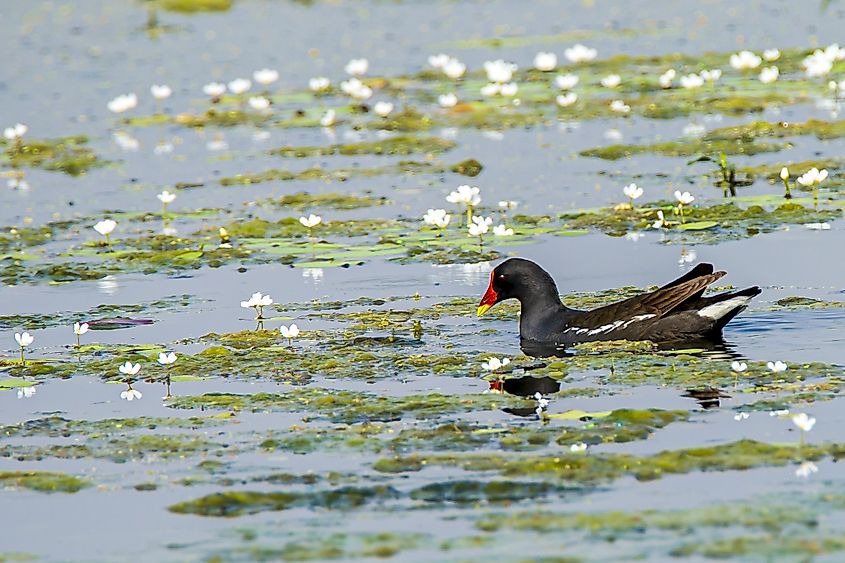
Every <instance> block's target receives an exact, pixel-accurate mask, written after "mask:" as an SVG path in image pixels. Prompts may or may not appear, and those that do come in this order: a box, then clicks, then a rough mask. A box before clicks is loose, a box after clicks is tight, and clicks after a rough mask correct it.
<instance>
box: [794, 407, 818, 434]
mask: <svg viewBox="0 0 845 563" xmlns="http://www.w3.org/2000/svg"><path fill="white" fill-rule="evenodd" d="M792 423H793V424H794V425H795V426H797V427H798V428H800V429H801V430H802V431H804V432H809V431H810V430H812V429H813V426H815V424H816V419H815V418H813V417H812V416H809V415H807V413H805V412H802V413H800V414H794V415H792Z"/></svg>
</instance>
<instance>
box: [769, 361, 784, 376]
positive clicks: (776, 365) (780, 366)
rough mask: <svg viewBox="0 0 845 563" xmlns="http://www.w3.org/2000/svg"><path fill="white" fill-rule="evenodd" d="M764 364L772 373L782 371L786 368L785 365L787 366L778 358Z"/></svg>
mask: <svg viewBox="0 0 845 563" xmlns="http://www.w3.org/2000/svg"><path fill="white" fill-rule="evenodd" d="M766 366H767V367H768V368H769V369H770V370H772V371H773V372H774V373H781V372H783V371H786V369H787V367H788V366H787V365H786V364H785V363H784V362H782V361H780V360H778V361H776V362H768V363H767V364H766Z"/></svg>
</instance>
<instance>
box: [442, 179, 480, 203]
mask: <svg viewBox="0 0 845 563" xmlns="http://www.w3.org/2000/svg"><path fill="white" fill-rule="evenodd" d="M480 193H481V189H480V188H479V187H477V186H468V185H466V184H464V185H462V186H458V189H457V191H454V192H451V193H450V194H449V195H447V196H446V201H448V202H449V203H463V204H464V205H469V206H472V207H475V206H476V205H478V204H479V203H481V196H480V195H479V194H480Z"/></svg>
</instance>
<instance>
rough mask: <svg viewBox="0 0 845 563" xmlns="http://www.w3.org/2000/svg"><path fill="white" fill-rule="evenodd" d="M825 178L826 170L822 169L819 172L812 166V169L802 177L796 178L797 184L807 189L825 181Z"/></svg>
mask: <svg viewBox="0 0 845 563" xmlns="http://www.w3.org/2000/svg"><path fill="white" fill-rule="evenodd" d="M827 176H828V172H827V170H826V169H824V168H822V169H821V170H819V169H818V168H816V167H815V166H814V167H813V168H810V169H809V170H807V171H806V172H804V173H803V174H802V175H800V176H798V183H799V184H801V185H802V186H807V187H810V186H818V185H819V184H821V183H822V182H824V181H825V180H826V179H827Z"/></svg>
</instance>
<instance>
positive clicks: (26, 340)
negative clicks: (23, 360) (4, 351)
mask: <svg viewBox="0 0 845 563" xmlns="http://www.w3.org/2000/svg"><path fill="white" fill-rule="evenodd" d="M34 341H35V337H34V336H32V335H31V334H30V333H28V332H23V333H20V332H16V333H15V342H17V343H18V346H20V347H21V348H24V347H26V346H29V345H30V344H32V343H33V342H34Z"/></svg>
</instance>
